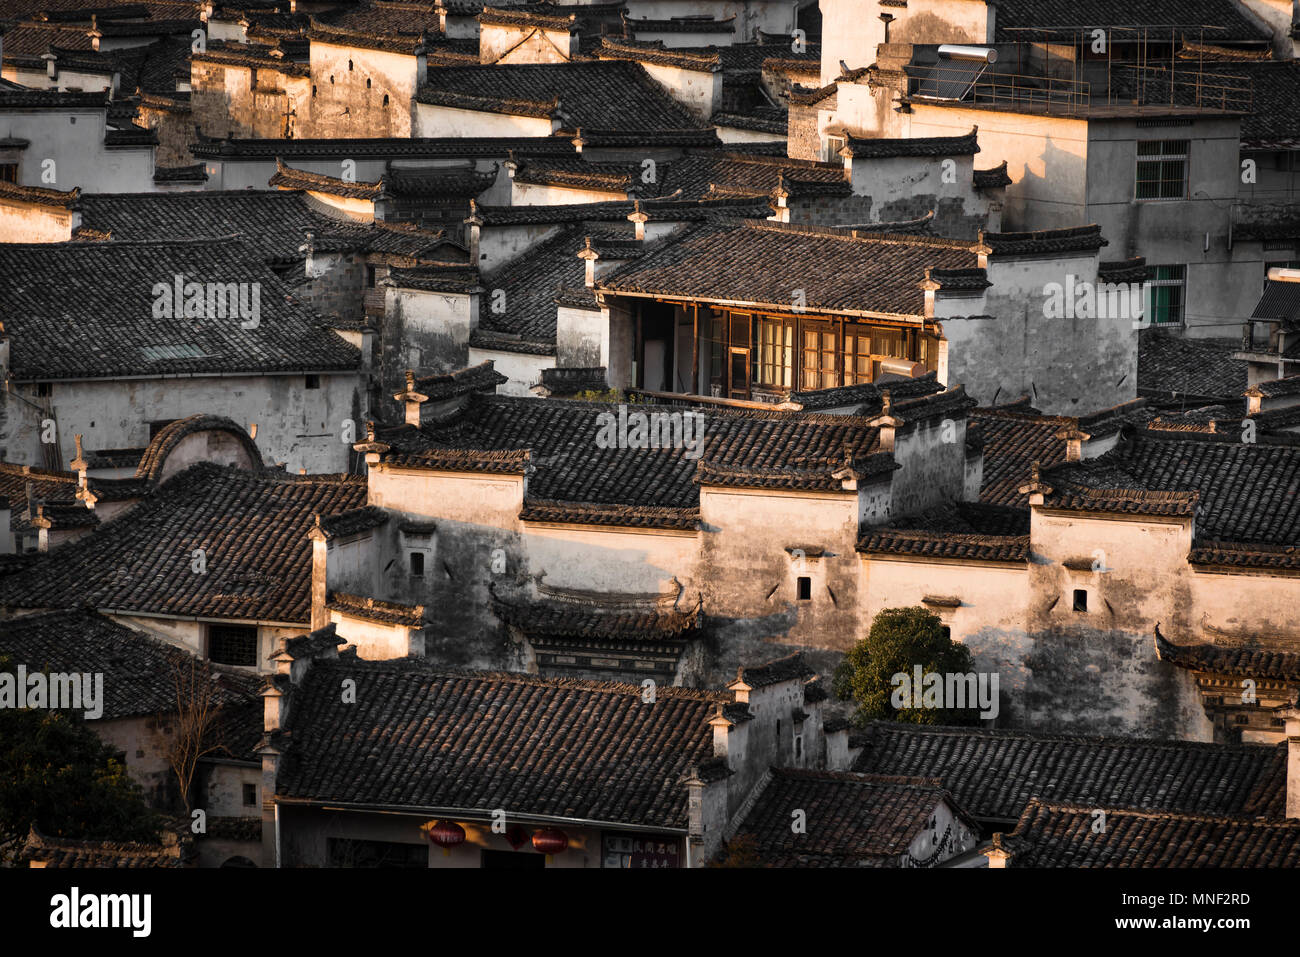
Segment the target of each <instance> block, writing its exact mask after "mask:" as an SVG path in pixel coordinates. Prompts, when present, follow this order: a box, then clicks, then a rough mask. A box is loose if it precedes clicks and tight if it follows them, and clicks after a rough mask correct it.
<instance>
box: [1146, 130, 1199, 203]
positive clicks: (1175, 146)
mask: <svg viewBox="0 0 1300 957" xmlns="http://www.w3.org/2000/svg"><path fill="white" fill-rule="evenodd" d="M1133 197H1134V198H1135V199H1138V200H1151V199H1186V198H1187V140H1150V141H1147V142H1144V143H1138V145H1137V181H1136V184H1135V186H1134V190H1133Z"/></svg>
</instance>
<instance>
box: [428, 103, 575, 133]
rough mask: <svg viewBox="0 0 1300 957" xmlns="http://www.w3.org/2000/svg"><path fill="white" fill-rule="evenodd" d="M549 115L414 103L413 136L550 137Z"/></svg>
mask: <svg viewBox="0 0 1300 957" xmlns="http://www.w3.org/2000/svg"><path fill="white" fill-rule="evenodd" d="M551 130H552V124H551V120H550V118H549V117H544V116H543V117H539V116H512V115H510V114H508V113H488V112H485V111H480V110H459V109H455V108H454V107H449V106H436V105H432V104H429V103H417V104H415V130H414V132H413V133H412V134H411V135H413V136H519V137H526V136H550V135H551Z"/></svg>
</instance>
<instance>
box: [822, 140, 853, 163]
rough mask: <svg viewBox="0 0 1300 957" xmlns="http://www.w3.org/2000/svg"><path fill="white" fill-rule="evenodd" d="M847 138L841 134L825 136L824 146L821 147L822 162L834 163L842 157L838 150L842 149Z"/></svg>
mask: <svg viewBox="0 0 1300 957" xmlns="http://www.w3.org/2000/svg"><path fill="white" fill-rule="evenodd" d="M847 143H848V140H847V139H846V138H845V137H843V136H828V137H826V146H825V147H823V148H822V162H823V163H834V162H837V161H839V160H841V159H843V157H841V156H840V150H842V149H844V147H845V145H846V144H847Z"/></svg>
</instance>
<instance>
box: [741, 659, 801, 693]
mask: <svg viewBox="0 0 1300 957" xmlns="http://www.w3.org/2000/svg"><path fill="white" fill-rule="evenodd" d="M816 673H817V672H816V670H815V669H814V668H811V667H810V666H809V665H808V662H807V660H805V658H804V653H803V652H802V651H796V652H794V654H790V655H786V656H785V657H784V658H777V659H775V660H773V661H765V662H764V663H763V664H761V665H750V666H749V667H745V666H743V665H742V666H741V668H740V669H739V671H738V672H737V674H736V680H737V681H743V682H745V684H747V685H749V686H750V687H751V688H767V687H769V686H771V685H774V684H780V683H781V682H783V681H798V680H800V679H803V678H811V677H812V676H813V675H815V674H816Z"/></svg>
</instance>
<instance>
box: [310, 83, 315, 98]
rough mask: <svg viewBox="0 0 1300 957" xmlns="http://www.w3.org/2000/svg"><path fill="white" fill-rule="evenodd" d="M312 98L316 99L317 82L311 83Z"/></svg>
mask: <svg viewBox="0 0 1300 957" xmlns="http://www.w3.org/2000/svg"><path fill="white" fill-rule="evenodd" d="M311 98H312V99H313V100H314V99H316V84H315V83H313V84H312V85H311Z"/></svg>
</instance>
